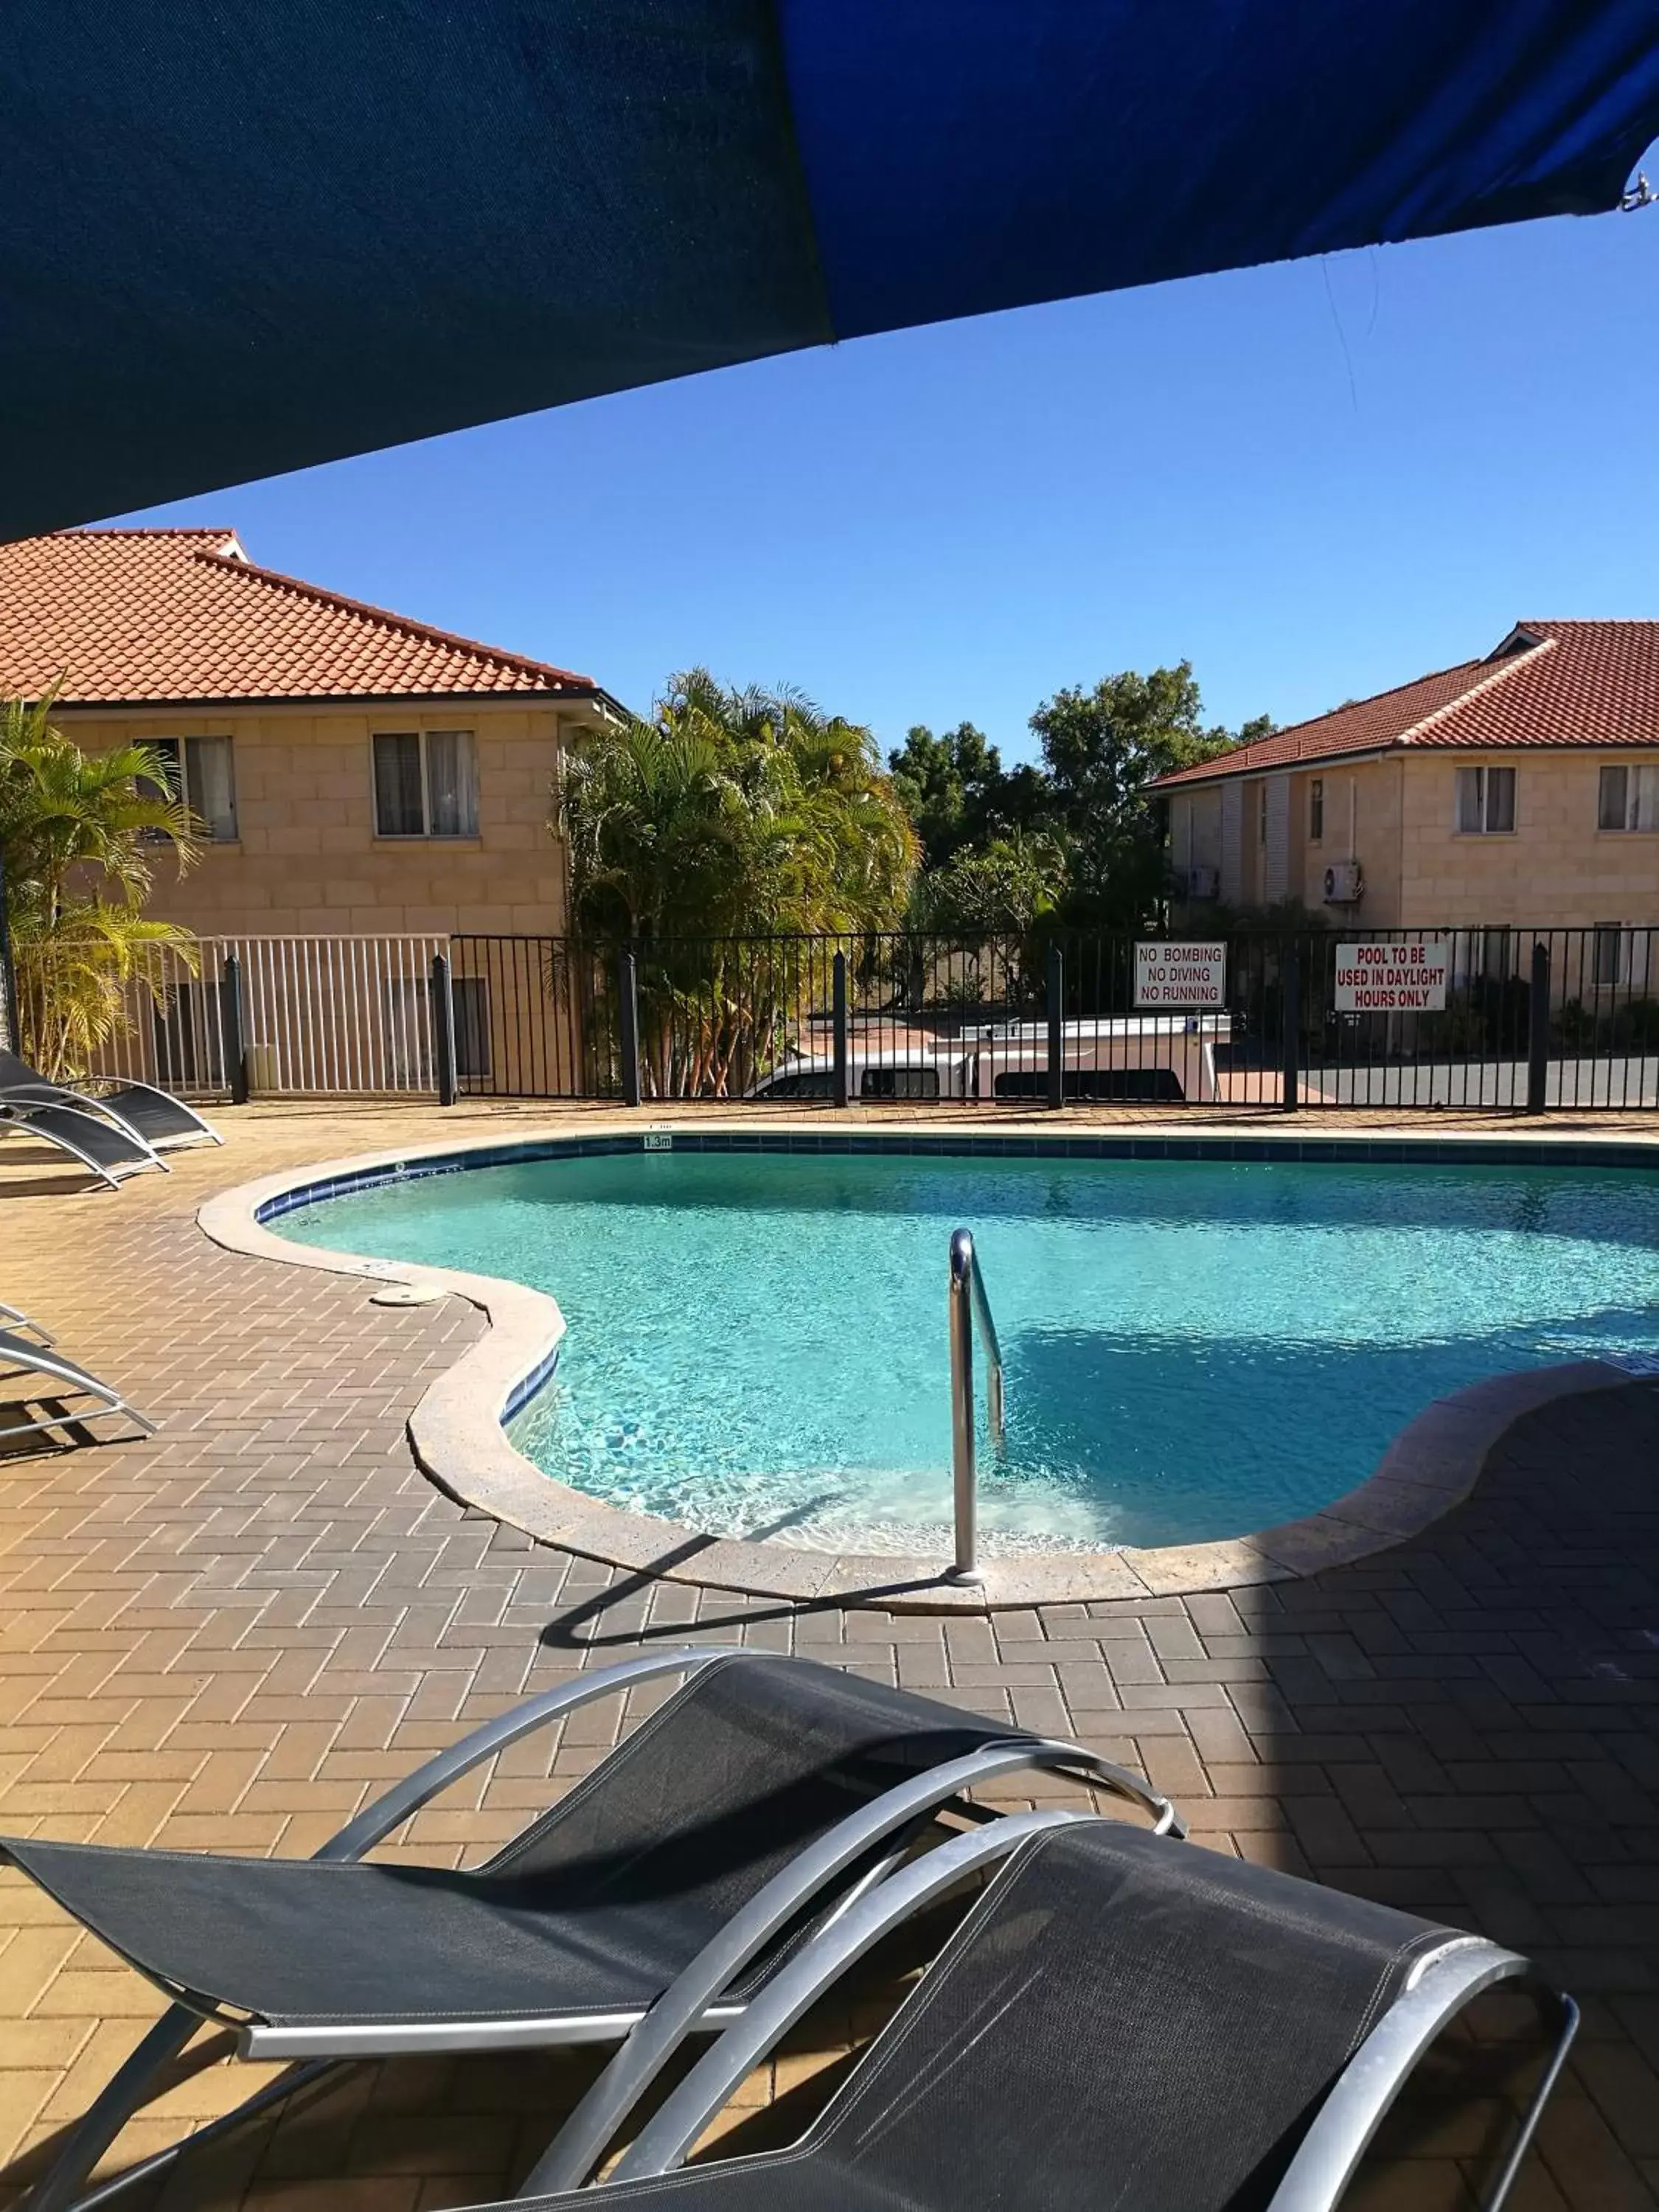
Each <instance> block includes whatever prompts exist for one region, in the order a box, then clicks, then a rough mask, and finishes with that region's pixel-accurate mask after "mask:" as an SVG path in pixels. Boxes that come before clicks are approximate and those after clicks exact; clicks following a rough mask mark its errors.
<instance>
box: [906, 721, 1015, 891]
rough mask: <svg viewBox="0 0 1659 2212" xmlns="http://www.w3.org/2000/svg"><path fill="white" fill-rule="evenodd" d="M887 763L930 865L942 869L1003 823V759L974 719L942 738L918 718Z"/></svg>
mask: <svg viewBox="0 0 1659 2212" xmlns="http://www.w3.org/2000/svg"><path fill="white" fill-rule="evenodd" d="M887 764H888V767H889V769H890V770H891V773H892V778H893V788H894V789H895V790H896V792H897V793H898V795H899V797H900V799H902V800H903V802H904V805H905V807H906V808H907V810H908V813H909V816H910V819H911V821H912V822H913V823H915V828H916V835H917V836H918V837H920V839H921V851H922V860H923V863H924V865H925V866H927V867H928V868H942V867H943V866H945V863H946V862H947V861H949V860H951V859H952V858H953V857H954V856H955V854H957V853H959V852H960V851H961V850H962V849H963V847H964V846H972V845H978V844H981V843H983V842H986V840H987V838H988V837H989V836H991V835H993V834H994V829H995V828H996V827H997V826H1000V815H1001V807H1000V800H1001V798H1002V793H1003V786H1004V783H1005V781H1006V779H1005V777H1004V775H1003V772H1002V760H1001V757H1000V754H999V753H998V751H997V749H996V747H995V746H994V744H991V743H990V742H989V740H988V739H987V738H986V736H985V734H984V732H983V731H981V730H977V729H975V726H974V725H973V724H972V723H971V722H959V723H958V724H957V726H956V728H955V729H954V730H946V731H945V733H944V735H943V736H942V737H935V736H934V734H933V732H932V730H930V729H929V728H928V727H927V724H926V723H925V722H917V723H915V725H914V726H912V727H911V729H910V730H909V731H908V732H907V733H906V735H905V739H904V743H903V744H902V745H901V746H900V747H899V748H898V750H896V752H893V753H890V755H889V756H888V763H887Z"/></svg>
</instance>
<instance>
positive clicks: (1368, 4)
mask: <svg viewBox="0 0 1659 2212" xmlns="http://www.w3.org/2000/svg"><path fill="white" fill-rule="evenodd" d="M0 72H3V81H4V82H5V84H6V87H7V93H8V100H7V110H8V112H7V127H6V129H5V131H3V132H0V209H3V215H0V300H3V318H0V379H3V383H0V389H3V392H4V406H3V409H0V459H3V467H0V535H7V536H16V535H21V534H23V533H25V532H29V531H33V530H39V529H44V528H48V527H52V526H58V525H62V524H66V523H72V522H76V521H83V520H89V519H91V518H93V517H94V516H97V515H101V514H109V513H118V512H120V511H124V510H125V509H128V508H131V507H139V506H143V505H148V504H150V503H153V502H155V501H160V500H164V499H169V498H175V497H179V496H182V495H185V494H187V493H191V492H195V491H202V490H206V489H210V488H212V487H215V486H217V485H220V484H225V483H234V482H238V481H241V480H244V479H246V478H248V477H257V476H264V475H270V474H272V473H274V472H276V471H280V470H283V469H291V468H297V467H301V466H303V465H307V464H309V463H313V462H317V461H322V460H327V459H335V458H337V457H339V456H341V455H343V454H346V453H358V452H362V451H367V450H369V449H372V448H374V447H381V446H386V445H392V444H395V443H398V441H402V440H404V439H409V438H416V437H422V436H425V435H431V434H433V433H435V432H438V431H442V430H447V429H453V428H459V427H461V426H462V425H465V424H467V423H472V422H484V421H488V420H491V419H494V418H496V417H500V416H507V415H513V414H518V413H521V412H524V411H526V410H530V409H533V408H542V407H550V406H555V405H558V404H562V403H563V402H566V401H568V400H573V399H580V398H586V397H590V396H592V395H593V394H595V393H599V392H612V391H618V390H622V389H624V388H626V387H629V386H635V385H641V384H647V383H652V382H654V381H657V380H661V379H664V378H667V377H674V376H684V375H690V374H696V373H697V372H698V371H701V370H703V369H708V368H720V367H722V366H724V365H726V364H728V363H731V362H739V361H746V360H751V359H755V358H757V357H758V356H763V355H766V354H772V353H778V352H782V351H786V350H788V349H793V348H796V347H800V346H807V345H815V344H820V343H825V342H827V341H829V340H830V339H833V338H837V337H857V336H861V335H864V334H866V333H869V332H872V331H883V330H891V329H896V328H900V327H902V326H904V325H911V324H917V323H925V322H932V321H937V320H939V319H945V318H948V317H951V316H958V315H968V314H976V313H984V312H985V311H987V309H992V308H999V307H1015V306H1019V305H1023V304H1027V303H1030V302H1032V301H1040V300H1048V299H1055V298H1060V297H1063V296H1066V295H1073V294H1079V293H1087V292H1098V291H1107V290H1112V289H1118V288H1121V287H1123V286H1127V285H1137V284H1147V283H1158V282H1161V281H1163V280H1164V279H1167V278H1170V277H1176V276H1190V275H1193V274H1194V273H1196V272H1199V271H1200V270H1218V269H1225V268H1236V267H1240V266H1243V265H1247V264H1253V263H1256V262H1261V261H1268V260H1275V259H1279V258H1285V257H1287V256H1292V255H1297V254H1305V253H1317V252H1328V251H1331V250H1333V249H1335V248H1340V247H1345V246H1361V245H1366V244H1372V243H1377V242H1381V241H1384V240H1403V239H1408V238H1419V237H1425V236H1428V235H1431V234H1435V233H1438V232H1445V231H1450V230H1457V229H1462V228H1470V227H1473V226H1476V225H1480V224H1486V223H1495V222H1515V221H1518V220H1522V219H1523V218H1527V217H1531V216H1544V215H1554V214H1564V213H1573V214H1583V213H1589V212H1592V211H1595V210H1601V209H1606V208H1609V207H1611V206H1613V204H1615V203H1616V202H1617V200H1618V198H1619V196H1620V191H1621V189H1622V188H1623V186H1624V185H1625V182H1626V178H1627V177H1628V174H1629V173H1630V171H1631V169H1632V166H1633V165H1634V163H1635V161H1636V160H1637V158H1638V155H1640V154H1641V152H1642V151H1643V149H1644V147H1645V146H1646V145H1647V144H1648V143H1650V141H1651V140H1652V139H1653V138H1654V137H1656V135H1659V0H1364V4H1350V0H1181V4H1178V5H1176V4H1171V0H376V4H375V5H374V6H373V7H369V6H364V5H357V4H344V3H343V0H258V5H257V6H252V7H227V6H225V5H224V4H223V0H168V4H167V6H166V7H161V8H158V7H156V6H155V4H154V0H13V4H12V5H11V6H9V8H7V9H4V10H0Z"/></svg>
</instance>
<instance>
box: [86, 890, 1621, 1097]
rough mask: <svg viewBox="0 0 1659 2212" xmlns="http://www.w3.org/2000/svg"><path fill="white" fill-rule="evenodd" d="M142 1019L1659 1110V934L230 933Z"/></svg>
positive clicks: (565, 1073)
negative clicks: (622, 940)
mask: <svg viewBox="0 0 1659 2212" xmlns="http://www.w3.org/2000/svg"><path fill="white" fill-rule="evenodd" d="M129 1015H130V1018H129V1023H128V1025H127V1028H126V1030H125V1032H124V1033H123V1035H122V1036H120V1037H118V1039H116V1040H114V1041H113V1042H112V1045H111V1046H110V1048H108V1049H107V1051H106V1054H105V1056H104V1062H103V1066H104V1070H105V1072H106V1073H112V1074H116V1073H127V1074H136V1075H142V1076H147V1077H149V1079H152V1080H159V1081H161V1082H165V1083H168V1084H170V1085H173V1086H174V1087H177V1088H179V1089H182V1090H184V1091H187V1092H190V1093H192V1094H195V1095H200V1096H219V1097H224V1096H230V1097H242V1096H246V1095H247V1094H249V1093H250V1092H253V1093H266V1094H269V1095H276V1096H294V1097H303V1096H311V1097H338V1096H353V1095H357V1096H377V1097H383V1096H395V1095H399V1094H409V1095H416V1096H424V1097H433V1096H436V1097H438V1098H440V1099H441V1100H442V1101H444V1102H446V1103H447V1102H449V1101H452V1100H454V1099H457V1098H465V1097H489V1098H571V1099H578V1098H586V1099H607V1098H608V1099H616V1100H618V1101H623V1102H627V1103H640V1104H641V1105H647V1106H648V1105H649V1104H651V1103H653V1102H667V1101H671V1100H691V1099H710V1100H719V1101H722V1102H726V1103H730V1104H737V1103H740V1102H741V1103H752V1104H754V1105H755V1106H757V1107H759V1106H763V1105H765V1104H767V1103H786V1102H788V1101H795V1102H798V1103H799V1102H801V1101H804V1100H813V1099H816V1100H822V1101H824V1102H826V1103H831V1102H835V1101H837V1100H846V1101H848V1102H849V1103H866V1104H881V1103H891V1104H894V1105H896V1106H901V1107H903V1108H905V1109H911V1110H915V1109H919V1108H924V1107H927V1106H930V1105H933V1104H934V1103H940V1104H948V1103H950V1102H951V1101H957V1102H964V1101H965V1102H972V1101H975V1100H978V1101H981V1102H986V1103H989V1102H994V1101H999V1100H1003V1101H1019V1100H1024V1101H1026V1102H1029V1103H1033V1104H1039V1105H1041V1104H1046V1105H1049V1106H1064V1105H1065V1104H1066V1103H1071V1102H1073V1101H1091V1102H1094V1101H1099V1102H1121V1103H1145V1104H1148V1105H1158V1106H1168V1107H1171V1108H1176V1107H1193V1108H1204V1107H1211V1108H1214V1107H1217V1106H1220V1107H1251V1108H1278V1109H1284V1110H1294V1111H1298V1112H1302V1113H1317V1112H1319V1111H1321V1110H1322V1109H1356V1108H1357V1109H1387V1110H1398V1109H1413V1108H1417V1109H1425V1108H1443V1109H1448V1110H1451V1111H1458V1110H1466V1111H1481V1112H1488V1113H1491V1112H1498V1113H1504V1112H1512V1113H1516V1114H1521V1113H1533V1114H1536V1113H1541V1112H1545V1111H1547V1110H1554V1109H1565V1110H1569V1111H1572V1110H1580V1111H1588V1110H1595V1111H1613V1112H1635V1111H1638V1110H1643V1109H1659V924H1653V925H1648V924H1640V925H1636V926H1627V925H1622V924H1621V925H1620V926H1618V927H1613V926H1610V925H1609V926H1606V927H1595V928H1554V927H1551V928H1536V929H1524V928H1518V927H1507V926H1506V927H1498V928H1484V927H1483V928H1428V929H1421V930H1405V929H1395V930H1380V929H1372V930H1363V929H1357V928H1354V927H1350V926H1347V925H1340V926H1338V927H1331V928H1325V929H1321V928H1317V927H1312V928H1309V927H1304V928H1301V929H1297V930H1271V929H1244V930H1231V931H1228V932H1225V933H1216V934H1215V935H1213V936H1206V935H1205V934H1204V933H1202V932H1200V931H1197V930H1194V929H1186V930H1182V931H1179V932H1177V931H1174V930H1171V931H1169V932H1166V933H1150V932H1149V933H1136V934H1131V933H1079V932H1054V931H1032V932H1030V933H1012V932H1011V933H1004V934H1000V935H994V936H985V937H978V938H965V937H945V936H923V935H917V934H914V933H908V932H902V933H901V932H895V933H883V934H876V935H848V936H812V937H742V938H729V937H728V938H696V939H691V938H684V939H675V940H673V941H671V942H660V941H659V942H653V943H639V944H635V945H631V946H618V945H591V944H583V943H580V942H578V941H576V940H574V939H563V938H550V937H508V936H477V935H467V934H456V935H450V936H447V937H446V936H441V935H434V936H429V937H422V938H375V939H337V938H321V937H292V938H240V939H210V940H204V943H203V944H202V945H201V946H200V947H199V955H198V959H197V969H196V970H195V972H193V973H191V972H188V971H187V970H186V969H184V968H183V967H181V966H179V965H177V964H175V965H174V966H173V967H172V968H171V969H167V972H165V973H162V972H161V970H159V969H158V970H157V971H156V973H155V974H154V975H152V976H151V978H150V987H149V988H148V989H146V990H143V991H140V990H137V987H135V997H134V1000H133V1001H132V1003H131V1006H130V1008H129Z"/></svg>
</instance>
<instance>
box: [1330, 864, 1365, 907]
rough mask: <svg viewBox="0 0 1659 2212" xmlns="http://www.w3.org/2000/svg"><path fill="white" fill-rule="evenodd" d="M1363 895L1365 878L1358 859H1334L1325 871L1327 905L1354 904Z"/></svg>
mask: <svg viewBox="0 0 1659 2212" xmlns="http://www.w3.org/2000/svg"><path fill="white" fill-rule="evenodd" d="M1364 896H1365V878H1364V874H1363V873H1362V872H1361V869H1360V866H1359V863H1358V860H1335V861H1333V863H1332V864H1331V866H1329V867H1328V868H1327V869H1326V871H1325V903H1326V905H1327V906H1354V905H1357V904H1358V902H1359V901H1360V900H1361V899H1362V898H1364Z"/></svg>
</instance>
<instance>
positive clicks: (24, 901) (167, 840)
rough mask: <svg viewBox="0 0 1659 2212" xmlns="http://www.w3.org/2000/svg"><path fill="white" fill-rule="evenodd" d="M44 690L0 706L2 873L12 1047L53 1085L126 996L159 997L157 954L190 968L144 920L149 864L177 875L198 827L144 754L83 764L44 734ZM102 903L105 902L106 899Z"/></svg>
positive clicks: (178, 944)
mask: <svg viewBox="0 0 1659 2212" xmlns="http://www.w3.org/2000/svg"><path fill="white" fill-rule="evenodd" d="M56 699H57V691H56V690H55V689H54V690H52V691H50V692H48V693H47V694H46V696H45V697H44V698H41V699H38V700H35V701H33V702H26V701H23V700H21V699H12V700H8V701H6V702H4V703H3V704H0V871H3V876H4V880H5V884H6V896H7V903H8V909H9V921H10V939H11V953H12V960H13V964H14V967H15V975H16V989H17V1005H16V1008H15V1023H16V1026H17V1030H18V1032H19V1034H18V1036H17V1040H16V1042H17V1046H18V1048H19V1050H20V1051H21V1053H22V1054H23V1055H24V1057H25V1058H27V1059H28V1060H33V1063H34V1064H35V1065H36V1066H38V1067H40V1069H41V1071H42V1072H43V1073H45V1074H46V1075H48V1076H51V1077H53V1078H58V1077H63V1076H73V1075H79V1074H82V1073H85V1071H86V1069H87V1067H88V1066H89V1064H90V1062H91V1060H92V1058H93V1055H94V1054H95V1053H96V1051H97V1049H98V1048H99V1046H100V1045H101V1044H102V1043H104V1042H106V1040H107V1039H108V1038H109V1037H110V1036H112V1035H114V1034H115V1033H116V1032H117V1031H118V1030H120V1029H121V1028H123V1027H124V1026H125V1024H126V1022H127V1020H128V1018H129V1017H128V1012H127V1005H128V996H129V986H130V985H131V983H132V982H133V981H135V980H137V981H139V982H141V983H142V984H143V985H144V986H145V987H148V988H149V991H150V993H151V994H152V996H153V997H155V999H156V1000H157V1002H158V1003H161V1002H162V1001H163V1000H164V996H165V992H164V985H163V982H162V980H161V979H162V970H161V965H160V963H159V962H158V961H157V959H156V957H155V953H156V950H157V948H160V947H162V946H167V947H171V948H173V949H174V950H176V951H179V953H180V954H181V955H182V956H183V957H184V958H185V961H186V963H187V964H191V965H192V966H193V964H194V963H193V955H192V952H191V946H192V945H193V943H194V940H193V939H192V937H191V933H190V932H189V931H188V930H186V929H182V928H180V927H178V926H177V925H176V924H174V923H172V922H162V921H150V920H148V919H147V918H146V917H145V915H144V914H143V902H144V900H145V899H146V898H147V897H148V896H149V890H150V886H151V884H152V882H153V880H154V874H155V861H156V860H157V858H158V857H159V856H160V855H161V854H163V853H169V854H171V856H172V858H173V860H174V862H175V864H176V865H177V866H178V868H179V871H180V872H183V870H184V869H185V867H187V866H189V865H190V863H191V861H192V860H194V859H195V857H196V851H197V843H196V824H195V822H194V819H193V817H191V812H190V810H189V808H188V807H187V806H186V805H185V804H184V803H183V801H182V800H181V799H178V798H176V797H175V796H174V795H173V792H172V790H171V787H170V783H169V777H170V775H171V765H170V763H168V762H167V760H166V758H165V757H163V756H162V755H161V754H160V753H159V752H157V751H156V750H155V749H154V748H153V747H152V746H149V745H143V744H126V745H119V746H118V747H116V748H115V750H113V751H111V752H106V753H84V752H82V750H81V748H80V747H79V746H78V745H77V744H75V743H74V742H73V741H72V740H71V739H70V738H66V737H65V736H64V733H63V732H62V731H60V730H58V729H57V728H55V727H54V726H53V724H52V708H53V706H54V705H55V703H56ZM110 892H113V894H114V896H107V894H108V893H110Z"/></svg>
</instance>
